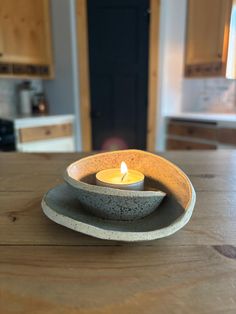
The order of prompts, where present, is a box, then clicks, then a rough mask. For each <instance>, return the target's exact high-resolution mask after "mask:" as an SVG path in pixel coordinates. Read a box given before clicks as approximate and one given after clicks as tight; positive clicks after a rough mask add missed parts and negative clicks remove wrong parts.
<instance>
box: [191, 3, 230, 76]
mask: <svg viewBox="0 0 236 314" xmlns="http://www.w3.org/2000/svg"><path fill="white" fill-rule="evenodd" d="M231 8H232V0H189V1H188V10H187V24H186V55H185V58H186V60H185V64H186V67H185V75H186V76H188V77H195V76H203V77H204V76H224V75H225V71H226V62H227V51H228V38H229V25H230V16H231Z"/></svg>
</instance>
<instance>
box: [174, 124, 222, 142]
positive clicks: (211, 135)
mask: <svg viewBox="0 0 236 314" xmlns="http://www.w3.org/2000/svg"><path fill="white" fill-rule="evenodd" d="M168 134H170V135H178V136H186V137H194V138H199V139H205V140H211V141H215V140H216V139H217V131H216V127H215V126H214V124H213V125H212V124H204V123H202V124H201V123H184V122H170V123H169V125H168Z"/></svg>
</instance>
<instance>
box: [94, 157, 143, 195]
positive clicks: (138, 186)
mask: <svg viewBox="0 0 236 314" xmlns="http://www.w3.org/2000/svg"><path fill="white" fill-rule="evenodd" d="M96 183H97V185H100V186H105V187H108V188H115V189H121V190H137V191H142V190H143V189H144V175H143V174H142V173H141V172H140V171H137V170H132V169H128V168H127V166H126V163H125V162H124V161H122V163H121V165H120V168H114V169H106V170H101V171H99V172H98V173H97V174H96Z"/></svg>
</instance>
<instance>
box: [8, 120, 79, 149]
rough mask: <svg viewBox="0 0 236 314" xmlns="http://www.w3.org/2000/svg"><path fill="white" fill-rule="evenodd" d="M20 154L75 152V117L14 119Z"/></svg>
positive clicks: (17, 146) (17, 147)
mask: <svg viewBox="0 0 236 314" xmlns="http://www.w3.org/2000/svg"><path fill="white" fill-rule="evenodd" d="M14 127H15V136H16V149H17V151H19V152H72V151H75V138H74V116H72V115H61V116H44V117H43V116H42V117H31V118H30V117H29V118H16V119H14Z"/></svg>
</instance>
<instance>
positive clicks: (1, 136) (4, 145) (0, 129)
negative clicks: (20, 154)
mask: <svg viewBox="0 0 236 314" xmlns="http://www.w3.org/2000/svg"><path fill="white" fill-rule="evenodd" d="M15 150H16V146H15V132H14V122H13V121H9V120H6V119H0V151H2V152H3V151H15Z"/></svg>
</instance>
